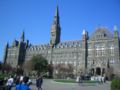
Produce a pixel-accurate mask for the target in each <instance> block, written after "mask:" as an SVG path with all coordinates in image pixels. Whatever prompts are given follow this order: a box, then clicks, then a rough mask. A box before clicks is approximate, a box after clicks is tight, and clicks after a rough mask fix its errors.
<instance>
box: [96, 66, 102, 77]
mask: <svg viewBox="0 0 120 90" xmlns="http://www.w3.org/2000/svg"><path fill="white" fill-rule="evenodd" d="M96 75H101V68H100V67H97V68H96Z"/></svg>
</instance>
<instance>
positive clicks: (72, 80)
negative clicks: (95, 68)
mask: <svg viewBox="0 0 120 90" xmlns="http://www.w3.org/2000/svg"><path fill="white" fill-rule="evenodd" d="M54 81H56V82H62V83H77V82H76V81H75V80H74V79H71V80H66V79H54ZM82 83H97V81H89V80H84V81H82Z"/></svg>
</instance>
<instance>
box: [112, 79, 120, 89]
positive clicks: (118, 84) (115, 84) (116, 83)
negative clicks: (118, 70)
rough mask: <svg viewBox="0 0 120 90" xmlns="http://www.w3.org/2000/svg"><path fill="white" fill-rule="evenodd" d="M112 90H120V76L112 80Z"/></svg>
mask: <svg viewBox="0 0 120 90" xmlns="http://www.w3.org/2000/svg"><path fill="white" fill-rule="evenodd" d="M111 90H120V78H115V79H113V80H112V83H111Z"/></svg>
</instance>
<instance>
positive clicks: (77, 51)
mask: <svg viewBox="0 0 120 90" xmlns="http://www.w3.org/2000/svg"><path fill="white" fill-rule="evenodd" d="M60 35H61V28H60V22H59V12H58V7H57V9H56V13H55V16H54V20H53V24H52V27H51V38H50V43H48V44H43V45H31V44H29V41H28V40H27V41H26V42H25V35H24V32H23V34H22V36H21V39H20V40H19V41H17V40H14V42H13V44H12V45H11V46H9V45H8V44H7V45H6V47H5V55H4V62H5V63H9V64H11V65H12V66H13V67H17V66H18V65H22V64H23V63H24V61H27V60H30V59H31V58H32V57H33V56H34V55H37V54H41V55H43V56H44V57H45V58H46V59H47V60H48V62H51V61H52V63H53V65H56V64H60V63H65V64H68V63H69V64H72V65H73V66H74V67H75V68H76V70H77V71H79V70H82V71H84V72H86V71H91V72H93V73H97V74H104V73H105V72H107V69H108V68H109V67H112V69H113V73H114V74H118V73H120V72H119V71H120V70H119V68H120V44H119V43H120V39H119V34H118V29H117V27H116V26H115V27H114V32H113V33H112V32H110V31H109V30H108V29H106V28H104V27H99V28H97V29H96V30H95V32H94V33H93V34H92V35H91V36H88V32H87V31H86V30H83V33H82V39H81V40H77V41H67V42H60Z"/></svg>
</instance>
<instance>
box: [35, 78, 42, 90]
mask: <svg viewBox="0 0 120 90" xmlns="http://www.w3.org/2000/svg"><path fill="white" fill-rule="evenodd" d="M42 83H43V78H42V76H38V78H37V79H36V86H37V88H38V90H42V87H41V86H42Z"/></svg>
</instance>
